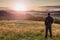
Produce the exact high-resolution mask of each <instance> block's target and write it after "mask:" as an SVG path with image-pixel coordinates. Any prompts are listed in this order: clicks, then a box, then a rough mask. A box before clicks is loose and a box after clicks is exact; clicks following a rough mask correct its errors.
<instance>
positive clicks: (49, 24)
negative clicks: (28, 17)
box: [45, 13, 53, 38]
mask: <svg viewBox="0 0 60 40" xmlns="http://www.w3.org/2000/svg"><path fill="white" fill-rule="evenodd" d="M52 23H53V18H52V17H51V16H50V13H48V16H47V17H46V19H45V26H46V27H45V28H46V30H45V38H47V36H48V31H49V34H50V38H52Z"/></svg>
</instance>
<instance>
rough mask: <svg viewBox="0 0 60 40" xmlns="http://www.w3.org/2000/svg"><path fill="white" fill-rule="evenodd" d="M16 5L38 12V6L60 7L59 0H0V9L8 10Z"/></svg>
mask: <svg viewBox="0 0 60 40" xmlns="http://www.w3.org/2000/svg"><path fill="white" fill-rule="evenodd" d="M16 3H18V4H21V5H22V4H24V5H25V6H26V7H27V8H28V9H31V10H40V9H41V8H40V6H60V0H0V7H8V8H10V7H13V4H16ZM41 10H42V9H41Z"/></svg>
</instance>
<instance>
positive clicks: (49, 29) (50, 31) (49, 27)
mask: <svg viewBox="0 0 60 40" xmlns="http://www.w3.org/2000/svg"><path fill="white" fill-rule="evenodd" d="M45 31H46V32H45V38H47V36H48V31H49V34H50V38H52V28H51V26H46V30H45Z"/></svg>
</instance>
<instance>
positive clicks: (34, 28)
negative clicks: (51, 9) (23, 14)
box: [0, 20, 60, 40]
mask: <svg viewBox="0 0 60 40" xmlns="http://www.w3.org/2000/svg"><path fill="white" fill-rule="evenodd" d="M52 29H53V30H52V31H53V36H54V37H60V25H59V24H53V26H52ZM44 33H45V25H44V22H39V21H16V20H15V21H0V37H1V38H3V37H4V40H6V39H7V36H8V39H9V38H10V39H9V40H11V39H15V38H13V37H15V36H16V35H17V36H18V34H19V35H23V36H24V35H26V34H27V35H31V34H33V35H40V34H41V35H43V36H44ZM4 35H6V36H4ZM2 36H3V37H2ZM9 36H10V37H9ZM11 37H12V38H11ZM19 37H20V36H19ZM1 38H0V39H1ZM38 38H39V37H38ZM16 40H18V38H17V39H16ZM21 40H22V39H21ZM24 40H28V39H24ZM34 40H35V39H34ZM37 40H39V39H37Z"/></svg>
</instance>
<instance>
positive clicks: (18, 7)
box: [13, 3, 27, 11]
mask: <svg viewBox="0 0 60 40" xmlns="http://www.w3.org/2000/svg"><path fill="white" fill-rule="evenodd" d="M13 10H18V11H26V10H27V7H26V5H24V4H19V3H15V4H13Z"/></svg>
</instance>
